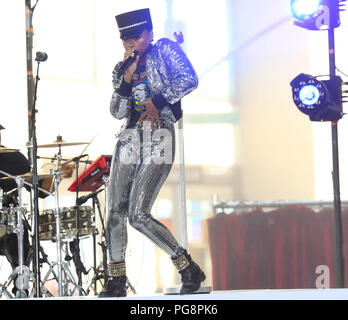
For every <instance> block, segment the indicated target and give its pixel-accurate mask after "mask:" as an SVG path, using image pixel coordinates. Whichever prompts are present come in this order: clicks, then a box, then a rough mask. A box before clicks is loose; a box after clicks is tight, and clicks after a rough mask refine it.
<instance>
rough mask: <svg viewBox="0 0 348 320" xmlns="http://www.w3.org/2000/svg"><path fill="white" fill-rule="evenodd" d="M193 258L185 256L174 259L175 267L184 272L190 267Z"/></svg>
mask: <svg viewBox="0 0 348 320" xmlns="http://www.w3.org/2000/svg"><path fill="white" fill-rule="evenodd" d="M190 260H191V257H190V255H188V254H183V255H181V256H179V257H178V258H176V259H172V261H173V264H174V266H175V267H176V268H177V269H178V270H179V271H182V270H184V269H185V268H187V267H188V266H189V265H190Z"/></svg>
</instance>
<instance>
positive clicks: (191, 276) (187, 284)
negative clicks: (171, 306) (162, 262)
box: [172, 250, 206, 294]
mask: <svg viewBox="0 0 348 320" xmlns="http://www.w3.org/2000/svg"><path fill="white" fill-rule="evenodd" d="M172 260H173V263H174V265H175V266H176V268H177V269H178V270H179V273H180V274H181V281H182V286H181V288H180V294H189V293H194V292H196V291H197V290H198V289H199V288H200V287H201V282H203V281H204V280H205V278H206V276H205V274H204V272H203V271H202V270H201V268H200V267H199V266H198V264H197V263H195V262H194V261H193V260H192V258H191V256H190V255H189V254H188V253H187V251H186V250H185V251H184V254H183V255H181V256H180V257H178V258H176V259H172Z"/></svg>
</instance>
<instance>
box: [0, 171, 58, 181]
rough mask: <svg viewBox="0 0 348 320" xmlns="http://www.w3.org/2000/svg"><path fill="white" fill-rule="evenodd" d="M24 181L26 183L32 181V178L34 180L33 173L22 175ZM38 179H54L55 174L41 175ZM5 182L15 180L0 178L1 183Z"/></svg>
mask: <svg viewBox="0 0 348 320" xmlns="http://www.w3.org/2000/svg"><path fill="white" fill-rule="evenodd" d="M22 177H23V179H24V180H25V181H27V182H28V181H31V180H32V178H33V174H32V173H26V174H23V175H22ZM37 177H38V179H39V180H41V179H47V178H52V177H53V174H49V173H41V174H38V175H37ZM4 180H14V179H13V178H12V177H2V178H0V181H4Z"/></svg>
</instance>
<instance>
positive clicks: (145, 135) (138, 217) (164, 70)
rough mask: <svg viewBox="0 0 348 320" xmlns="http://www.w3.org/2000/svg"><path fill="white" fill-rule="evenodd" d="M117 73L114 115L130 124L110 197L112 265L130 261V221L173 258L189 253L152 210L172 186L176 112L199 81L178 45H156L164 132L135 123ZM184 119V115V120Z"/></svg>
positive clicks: (149, 68) (152, 71)
mask: <svg viewBox="0 0 348 320" xmlns="http://www.w3.org/2000/svg"><path fill="white" fill-rule="evenodd" d="M120 65H121V63H118V64H117V65H116V67H115V69H114V71H113V86H114V93H113V96H112V99H111V104H110V112H111V114H112V115H113V116H114V117H115V118H117V119H125V123H124V124H123V126H122V129H121V132H120V133H119V134H118V136H117V138H118V140H117V143H116V146H115V149H114V153H113V158H112V165H111V170H110V178H109V188H108V194H107V202H108V205H107V208H108V213H107V216H108V220H107V227H106V231H107V246H108V262H109V263H117V262H120V261H124V260H125V253H126V246H127V225H126V223H127V218H128V221H129V223H130V225H131V226H133V227H134V228H135V229H137V230H138V231H140V232H141V233H143V234H144V235H146V236H147V237H148V238H150V239H151V240H152V241H153V242H154V243H155V244H157V245H158V246H159V247H160V248H162V249H163V250H164V251H165V252H167V253H168V255H169V256H171V257H176V256H179V255H181V254H182V253H183V248H182V247H181V246H180V245H179V243H178V242H177V241H176V239H175V238H174V236H173V235H172V234H171V232H170V231H169V230H168V228H167V227H166V226H164V225H163V224H162V223H161V222H159V221H158V220H156V219H154V218H153V217H152V215H151V208H152V205H153V203H154V201H155V199H156V197H157V195H158V193H159V191H160V188H161V187H162V185H163V183H164V181H165V180H166V178H167V176H168V174H169V172H170V170H171V168H172V165H173V161H174V157H175V131H174V123H175V122H176V121H177V120H178V119H177V117H178V116H177V115H176V116H175V115H174V113H173V110H172V106H173V105H174V104H176V103H178V102H180V100H181V99H182V98H183V97H184V96H185V95H187V94H188V93H190V92H191V91H193V90H194V89H195V88H196V87H197V85H198V78H197V75H196V73H195V71H194V69H193V67H192V65H191V63H190V62H189V60H188V59H187V57H186V55H185V54H184V52H183V51H182V50H181V48H180V47H179V45H178V44H176V43H175V42H172V41H170V40H169V39H160V40H159V41H158V42H156V44H154V45H151V46H150V48H149V50H148V52H147V56H146V76H147V80H148V83H149V86H150V88H151V92H152V95H153V97H154V98H153V102H154V104H155V106H156V107H157V108H158V109H159V110H160V114H159V116H160V120H161V128H158V127H157V126H155V130H154V131H153V132H150V130H149V128H150V127H149V126H146V123H145V126H144V130H142V125H140V126H139V125H137V124H134V123H133V124H132V123H130V118H131V109H132V108H134V105H133V103H132V97H131V96H127V95H123V92H122V90H120V88H121V87H122V86H123V85H124V81H123V76H121V78H117V71H118V70H119V67H120ZM180 116H181V115H180Z"/></svg>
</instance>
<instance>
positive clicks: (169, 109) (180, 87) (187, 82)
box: [110, 38, 198, 133]
mask: <svg viewBox="0 0 348 320" xmlns="http://www.w3.org/2000/svg"><path fill="white" fill-rule="evenodd" d="M121 64H122V62H119V63H117V65H116V66H115V68H114V70H113V72H112V76H113V79H112V83H113V86H114V92H113V95H112V99H111V103H110V112H111V114H112V115H113V116H114V117H115V118H116V119H125V122H124V124H123V126H122V128H121V132H122V131H123V130H124V129H125V128H126V127H127V124H128V122H129V119H130V115H131V108H132V102H131V88H130V85H129V84H127V83H126V82H125V81H123V75H122V76H121V77H120V78H118V77H117V73H118V70H119V68H120V66H121ZM146 73H147V79H148V82H149V85H150V88H151V91H152V95H153V103H154V105H155V106H156V108H157V109H158V110H159V111H160V113H159V117H160V120H161V123H163V124H164V125H165V126H166V125H170V124H173V123H174V122H176V121H177V120H178V119H180V117H181V106H180V100H181V99H182V98H183V97H184V96H185V95H187V94H189V93H190V92H192V91H193V90H194V89H196V88H197V86H198V77H197V74H196V72H195V71H194V69H193V67H192V65H191V63H190V61H189V60H188V58H187V56H186V55H185V53H184V52H183V51H182V49H181V48H180V46H179V45H178V44H177V43H176V42H173V41H171V40H169V39H166V38H163V39H160V40H158V41H157V42H156V43H155V44H154V45H151V46H150V48H149V50H148V53H147V56H146ZM178 106H179V112H178V111H177V108H178ZM121 132H120V133H121Z"/></svg>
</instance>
